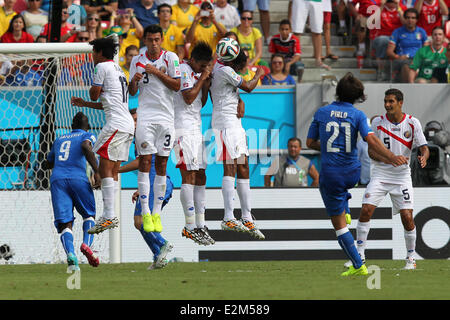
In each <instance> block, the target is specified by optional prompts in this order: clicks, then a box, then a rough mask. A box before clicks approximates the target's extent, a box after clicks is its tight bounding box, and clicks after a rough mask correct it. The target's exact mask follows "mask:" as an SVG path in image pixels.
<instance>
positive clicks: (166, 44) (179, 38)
mask: <svg viewBox="0 0 450 320" xmlns="http://www.w3.org/2000/svg"><path fill="white" fill-rule="evenodd" d="M163 32H164V36H163V42H162V44H161V47H162V48H163V49H164V50H167V51H172V52H175V53H177V46H184V36H183V32H182V31H181V29H180V28H178V27H177V26H175V25H173V24H171V25H170V26H169V28H168V29H167V30H163Z"/></svg>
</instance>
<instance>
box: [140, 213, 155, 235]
mask: <svg viewBox="0 0 450 320" xmlns="http://www.w3.org/2000/svg"><path fill="white" fill-rule="evenodd" d="M142 223H143V226H144V231H145V232H154V231H155V225H154V224H153V218H152V215H151V214H150V213H146V214H144V215H143V216H142Z"/></svg>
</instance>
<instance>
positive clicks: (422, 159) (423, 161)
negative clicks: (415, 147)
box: [417, 146, 430, 168]
mask: <svg viewBox="0 0 450 320" xmlns="http://www.w3.org/2000/svg"><path fill="white" fill-rule="evenodd" d="M419 151H420V154H419V155H418V156H417V159H418V160H419V164H420V166H421V167H422V168H425V166H426V165H427V160H428V158H429V157H430V149H428V146H421V147H419Z"/></svg>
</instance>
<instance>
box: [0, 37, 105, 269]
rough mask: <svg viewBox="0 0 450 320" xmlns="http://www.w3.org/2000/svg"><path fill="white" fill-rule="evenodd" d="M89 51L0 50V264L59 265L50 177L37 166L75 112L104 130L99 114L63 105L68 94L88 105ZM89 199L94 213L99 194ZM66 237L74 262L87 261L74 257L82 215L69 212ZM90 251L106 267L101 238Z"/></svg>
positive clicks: (40, 46)
mask: <svg viewBox="0 0 450 320" xmlns="http://www.w3.org/2000/svg"><path fill="white" fill-rule="evenodd" d="M91 51H92V47H91V46H90V45H89V44H87V43H73V44H67V43H26V44H20V45H16V44H0V63H1V66H0V132H1V141H0V161H1V167H0V190H1V192H0V205H1V206H2V209H1V214H0V245H2V244H3V243H6V244H8V245H9V246H10V247H11V250H12V251H13V252H14V256H13V257H12V258H10V259H9V260H7V261H5V260H4V259H0V263H5V262H6V263H11V262H13V263H60V262H61V263H66V255H65V253H64V250H63V249H62V245H61V242H60V239H59V235H58V234H57V232H56V228H55V227H54V224H53V209H52V204H51V196H50V191H49V190H50V182H49V178H50V173H51V171H50V170H44V169H43V167H42V164H43V162H44V161H45V159H46V157H47V154H48V152H49V151H50V148H51V145H52V143H53V141H54V140H55V139H56V138H57V137H59V136H61V135H63V134H65V133H67V132H70V131H71V124H72V119H73V117H74V115H75V114H76V113H77V112H79V111H82V112H83V113H84V114H86V115H87V117H88V118H89V123H90V125H91V127H92V129H91V131H92V132H94V133H95V134H96V135H98V134H99V132H100V130H101V128H102V126H103V123H104V121H105V119H104V113H103V112H102V111H101V110H94V109H88V108H78V107H75V106H72V105H71V102H70V99H71V97H72V96H77V97H82V98H83V99H85V100H89V87H90V85H91V83H92V76H93V72H94V64H93V61H92V54H91V53H90V52H91ZM87 168H88V169H89V166H87ZM86 174H87V175H88V176H90V172H89V170H87V172H86ZM94 193H95V199H96V207H97V215H99V214H100V213H101V212H102V210H103V208H102V207H103V204H102V196H101V192H100V191H99V190H95V191H94ZM73 232H74V246H75V249H76V250H77V257H78V258H79V260H80V262H81V263H83V262H87V261H86V259H85V257H84V256H83V255H82V254H80V251H79V247H80V245H81V241H82V239H83V233H82V217H81V216H80V215H79V214H78V213H77V212H76V211H75V221H74V226H73ZM92 249H93V250H94V251H97V254H98V255H99V256H100V260H101V261H102V262H108V259H109V254H108V253H109V243H108V232H104V233H102V234H100V235H96V236H95V237H94V243H93V246H92Z"/></svg>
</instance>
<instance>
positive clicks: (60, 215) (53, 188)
mask: <svg viewBox="0 0 450 320" xmlns="http://www.w3.org/2000/svg"><path fill="white" fill-rule="evenodd" d="M50 192H51V196H52V205H53V215H54V219H55V221H54V224H55V227H56V228H57V229H58V226H59V224H60V223H68V222H72V221H74V220H75V216H74V214H73V208H74V207H75V209H77V211H78V213H79V214H80V215H81V216H82V217H83V219H87V218H89V217H93V218H95V198H94V192H93V191H92V187H91V184H90V183H89V182H88V181H86V180H81V179H58V180H55V181H53V182H51V184H50Z"/></svg>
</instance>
